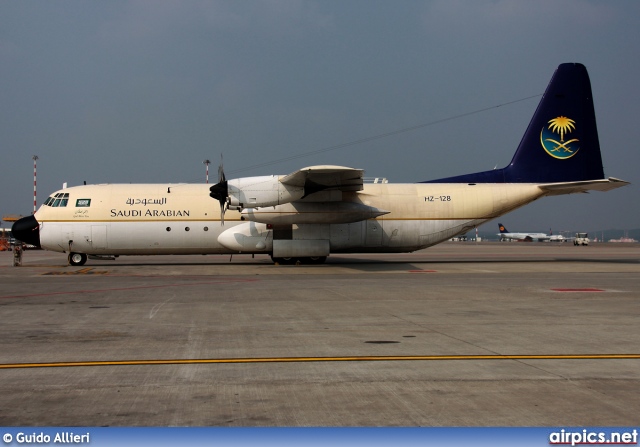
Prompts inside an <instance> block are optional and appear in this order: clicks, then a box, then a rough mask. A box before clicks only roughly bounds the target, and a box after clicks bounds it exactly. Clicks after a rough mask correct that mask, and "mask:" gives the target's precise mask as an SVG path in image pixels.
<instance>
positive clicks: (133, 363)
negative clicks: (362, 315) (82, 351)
mask: <svg viewBox="0 0 640 447" xmlns="http://www.w3.org/2000/svg"><path fill="white" fill-rule="evenodd" d="M409 360H428V361H433V360H640V354H551V355H545V354H541V355H390V356H344V357H263V358H259V357H258V358H236V359H234V358H227V359H166V360H111V361H110V360H104V361H86V362H51V363H2V364H0V369H15V368H54V367H73V366H141V365H202V364H220V363H225V364H228V363H302V362H376V361H385V362H389V361H409Z"/></svg>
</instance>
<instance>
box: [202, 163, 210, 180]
mask: <svg viewBox="0 0 640 447" xmlns="http://www.w3.org/2000/svg"><path fill="white" fill-rule="evenodd" d="M202 163H204V164H205V165H206V166H207V183H209V165H210V164H211V162H210V161H209V160H205V161H203V162H202Z"/></svg>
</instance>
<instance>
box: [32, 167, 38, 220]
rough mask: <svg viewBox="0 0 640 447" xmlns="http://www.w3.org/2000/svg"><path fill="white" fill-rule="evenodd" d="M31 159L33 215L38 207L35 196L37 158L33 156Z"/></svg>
mask: <svg viewBox="0 0 640 447" xmlns="http://www.w3.org/2000/svg"><path fill="white" fill-rule="evenodd" d="M31 159H32V160H33V213H32V214H35V213H36V207H37V206H38V200H37V198H38V196H37V194H36V161H37V160H38V156H37V155H34V156H33V157H31Z"/></svg>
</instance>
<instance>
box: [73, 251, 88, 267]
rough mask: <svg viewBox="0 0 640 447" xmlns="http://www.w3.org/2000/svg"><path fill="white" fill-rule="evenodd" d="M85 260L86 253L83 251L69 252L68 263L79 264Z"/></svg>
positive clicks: (82, 263)
mask: <svg viewBox="0 0 640 447" xmlns="http://www.w3.org/2000/svg"><path fill="white" fill-rule="evenodd" d="M85 262H87V255H85V254H84V253H73V252H72V253H69V265H73V266H81V265H84V263H85Z"/></svg>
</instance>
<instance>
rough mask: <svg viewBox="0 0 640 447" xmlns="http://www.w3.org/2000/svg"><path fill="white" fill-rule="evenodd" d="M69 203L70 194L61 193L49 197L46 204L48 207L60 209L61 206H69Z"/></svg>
mask: <svg viewBox="0 0 640 447" xmlns="http://www.w3.org/2000/svg"><path fill="white" fill-rule="evenodd" d="M68 202H69V193H68V192H64V193H63V192H59V193H57V194H56V195H54V196H52V197H49V198H48V199H47V200H45V202H44V204H45V205H46V206H53V207H59V206H67V203H68Z"/></svg>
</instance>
